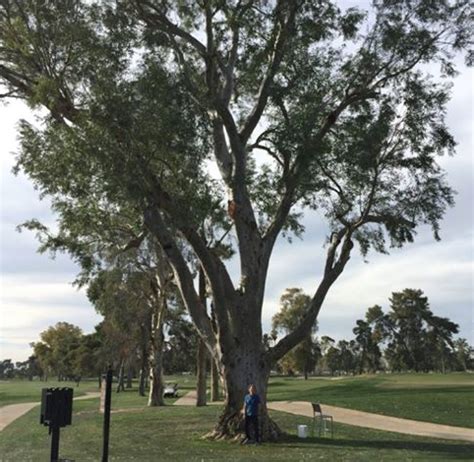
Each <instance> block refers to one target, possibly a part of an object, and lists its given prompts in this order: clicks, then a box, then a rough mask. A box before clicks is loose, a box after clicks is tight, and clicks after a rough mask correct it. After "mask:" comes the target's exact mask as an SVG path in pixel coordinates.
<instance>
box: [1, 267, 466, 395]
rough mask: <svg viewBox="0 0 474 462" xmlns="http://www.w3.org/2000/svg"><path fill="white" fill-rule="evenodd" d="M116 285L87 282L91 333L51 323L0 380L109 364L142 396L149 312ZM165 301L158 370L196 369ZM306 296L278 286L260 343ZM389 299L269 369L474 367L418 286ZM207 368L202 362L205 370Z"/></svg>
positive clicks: (293, 315)
mask: <svg viewBox="0 0 474 462" xmlns="http://www.w3.org/2000/svg"><path fill="white" fill-rule="evenodd" d="M132 279H133V278H132ZM136 282H137V280H135V283H136ZM123 283H124V280H123V274H122V275H119V274H117V273H112V272H109V273H107V274H106V273H104V274H101V276H100V277H99V278H97V279H96V280H95V282H94V283H93V284H91V285H90V287H89V291H88V295H89V298H90V299H91V301H93V303H94V304H95V306H96V308H97V310H98V311H99V312H100V313H101V314H103V315H104V321H102V322H101V323H100V324H98V325H97V326H96V327H95V330H94V332H93V333H91V334H84V333H83V332H82V330H81V329H80V328H79V327H77V326H74V325H72V324H69V323H67V322H58V323H57V324H56V325H55V326H51V327H49V328H48V329H46V330H45V331H44V332H42V333H41V334H40V341H38V342H34V343H31V346H32V348H33V355H31V356H30V357H29V358H28V359H27V360H26V361H23V362H16V363H14V362H12V361H11V360H10V359H5V360H3V361H1V362H0V379H11V378H22V379H29V380H33V378H35V377H39V378H41V379H42V380H47V379H48V378H52V377H54V378H56V379H57V380H59V381H61V380H76V381H78V382H79V381H80V378H81V377H94V376H97V377H98V376H100V375H101V373H102V372H104V370H105V369H106V368H107V367H108V365H111V366H112V367H113V368H114V370H115V371H116V372H117V375H118V380H117V390H118V391H120V390H122V389H124V388H131V387H132V379H133V377H137V378H139V386H138V391H139V392H140V394H144V390H145V388H146V387H147V382H148V377H149V372H150V371H149V367H150V364H149V355H150V342H151V341H152V339H151V337H150V332H149V328H150V326H152V323H151V321H150V319H148V317H150V316H151V313H150V312H148V311H147V309H146V306H147V305H146V303H145V304H143V305H142V306H141V307H140V302H139V301H137V299H135V301H134V302H132V298H131V296H132V294H133V293H132V292H130V287H128V289H127V290H122V291H120V290H119V286H120V285H121V284H123ZM128 283H129V284H130V281H128ZM107 286H108V287H107ZM112 289H113V290H112ZM122 289H123V287H122ZM167 300H168V303H167V310H166V315H165V317H164V321H163V325H164V339H163V347H162V368H163V372H164V373H165V374H175V373H182V372H191V373H196V372H197V358H198V337H197V334H196V332H195V328H194V327H193V324H192V323H191V322H190V321H189V320H188V318H187V316H186V314H185V310H184V307H183V306H182V305H181V304H180V303H179V300H180V298H179V297H176V296H174V295H173V293H172V292H171V293H170V294H169V297H168V299H167ZM308 300H310V297H309V296H308V295H306V294H305V293H304V292H303V291H302V290H301V289H297V288H289V289H286V291H285V293H284V294H283V295H282V296H281V298H280V310H279V311H278V312H277V313H276V314H275V315H274V316H273V319H272V331H271V333H270V334H267V335H266V337H265V338H266V342H267V344H268V345H271V344H272V343H274V342H276V341H277V338H278V336H279V335H281V334H283V335H284V334H285V333H286V332H288V331H291V330H292V329H293V328H294V326H295V325H296V324H297V323H299V322H300V321H301V319H302V317H303V316H304V313H305V306H306V304H307V303H308ZM389 302H390V306H389V310H388V311H387V312H384V310H383V309H382V307H380V306H379V305H374V306H372V307H370V308H368V309H367V311H366V314H365V317H364V319H358V320H357V321H356V325H355V327H354V328H353V333H354V338H353V339H350V340H345V339H343V340H339V341H338V342H336V341H335V340H334V339H332V338H331V337H329V336H321V337H317V336H316V333H317V325H316V324H315V325H314V326H313V328H312V329H311V332H310V334H309V335H308V336H307V337H306V338H305V339H304V340H303V341H302V342H300V343H299V344H298V345H297V346H296V347H295V348H293V349H292V350H291V351H290V352H289V353H287V354H286V355H285V356H284V357H283V358H282V359H281V360H280V361H279V362H278V363H277V372H278V373H281V374H285V375H296V374H302V375H304V377H305V378H308V376H309V375H310V374H314V373H315V372H316V373H318V374H324V373H329V374H331V375H347V374H363V373H376V372H379V371H391V372H405V371H415V372H430V371H437V372H443V373H444V372H448V371H467V370H472V369H474V348H473V347H472V346H471V345H470V344H469V343H468V341H467V340H466V339H464V338H457V339H454V335H456V334H457V333H458V332H459V326H458V325H457V324H455V323H454V322H452V321H450V320H449V319H448V318H443V317H439V316H436V315H435V314H434V313H433V312H432V311H431V309H430V306H429V303H428V298H427V297H426V296H424V294H423V292H422V291H421V290H414V289H405V290H403V291H402V292H394V293H392V297H391V298H390V299H389ZM209 360H210V359H209V358H207V361H209ZM210 368H211V365H210V364H208V366H207V369H210Z"/></svg>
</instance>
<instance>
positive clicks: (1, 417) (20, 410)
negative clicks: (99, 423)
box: [0, 391, 100, 431]
mask: <svg viewBox="0 0 474 462" xmlns="http://www.w3.org/2000/svg"><path fill="white" fill-rule="evenodd" d="M99 396H100V393H98V392H90V391H89V392H86V394H85V395H83V396H78V397H77V398H74V401H76V400H83V399H90V398H98V397H99ZM40 404H41V403H38V402H35V403H17V404H7V405H6V406H3V407H0V431H2V430H3V429H4V428H5V427H6V426H7V425H10V424H11V423H12V422H13V421H14V420H16V419H18V418H19V417H21V416H22V415H24V414H26V413H27V412H28V411H30V410H31V409H33V408H34V407H35V406H38V405H40Z"/></svg>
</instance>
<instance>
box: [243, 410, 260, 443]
mask: <svg viewBox="0 0 474 462" xmlns="http://www.w3.org/2000/svg"><path fill="white" fill-rule="evenodd" d="M250 427H253V431H254V434H255V441H257V443H258V442H259V441H260V437H259V434H258V415H246V416H245V435H246V436H247V438H248V439H249V440H251V439H252V436H251V435H252V434H251V430H250Z"/></svg>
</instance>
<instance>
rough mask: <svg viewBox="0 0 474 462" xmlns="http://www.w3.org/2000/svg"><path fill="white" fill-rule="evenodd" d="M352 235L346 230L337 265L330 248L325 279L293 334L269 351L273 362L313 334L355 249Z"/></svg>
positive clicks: (333, 251)
mask: <svg viewBox="0 0 474 462" xmlns="http://www.w3.org/2000/svg"><path fill="white" fill-rule="evenodd" d="M351 235H352V232H351V231H350V230H347V229H346V230H344V239H343V244H342V248H341V254H340V256H339V258H338V259H337V261H336V263H334V264H332V263H330V261H331V260H332V261H334V255H335V248H334V247H330V248H329V250H328V256H327V259H326V268H327V271H326V270H325V272H324V275H323V279H322V281H321V283H320V284H319V287H318V289H317V290H316V293H315V294H314V296H313V298H312V299H311V303H310V304H309V307H308V310H307V313H306V315H305V316H304V318H303V319H302V320H301V322H300V323H299V324H298V326H297V327H296V328H295V329H294V330H293V331H292V332H290V333H289V334H288V335H286V336H285V337H283V338H282V339H281V340H280V341H279V342H278V343H277V344H276V345H275V346H274V347H273V348H271V349H270V350H269V352H268V354H269V358H270V360H271V361H272V362H275V361H278V360H279V359H280V358H282V357H283V356H284V355H285V354H286V353H288V351H290V350H291V349H292V348H294V347H295V346H296V345H298V343H300V342H301V341H302V340H303V339H304V338H305V337H306V336H307V335H308V333H309V332H311V328H312V326H313V325H314V323H315V322H316V319H317V317H318V314H319V311H320V309H321V306H322V304H323V302H324V299H325V298H326V294H327V292H328V291H329V289H330V288H331V286H332V284H333V283H334V282H335V281H336V279H337V278H338V277H339V275H340V274H341V273H342V271H343V270H344V267H345V265H346V264H347V262H348V261H349V258H350V253H351V250H352V247H353V243H352V240H351ZM335 242H336V241H335ZM339 242H340V240H339ZM337 245H339V244H337ZM337 245H336V247H337Z"/></svg>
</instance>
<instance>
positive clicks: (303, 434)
mask: <svg viewBox="0 0 474 462" xmlns="http://www.w3.org/2000/svg"><path fill="white" fill-rule="evenodd" d="M298 438H308V426H307V425H298Z"/></svg>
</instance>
